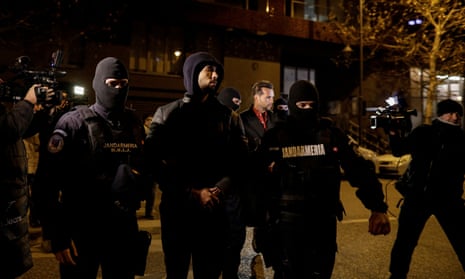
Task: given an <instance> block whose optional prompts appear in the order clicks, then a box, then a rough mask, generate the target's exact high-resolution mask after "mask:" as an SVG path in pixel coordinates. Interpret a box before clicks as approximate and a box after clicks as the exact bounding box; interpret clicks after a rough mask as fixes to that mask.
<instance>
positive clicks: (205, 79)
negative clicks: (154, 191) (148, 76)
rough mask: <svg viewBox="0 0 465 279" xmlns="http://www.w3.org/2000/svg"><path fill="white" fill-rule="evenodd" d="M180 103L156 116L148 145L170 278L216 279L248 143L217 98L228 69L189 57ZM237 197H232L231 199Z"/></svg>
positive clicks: (201, 56) (202, 56)
mask: <svg viewBox="0 0 465 279" xmlns="http://www.w3.org/2000/svg"><path fill="white" fill-rule="evenodd" d="M183 73H184V87H185V88H186V91H187V92H186V93H185V95H184V97H183V98H182V99H179V100H176V101H173V102H171V103H168V104H166V105H164V106H161V107H159V108H158V109H157V111H156V112H155V115H154V118H153V121H152V125H151V126H150V131H149V134H148V136H147V138H146V141H145V147H146V152H147V154H146V155H147V158H150V159H151V162H150V164H151V165H152V168H153V170H154V173H155V175H154V177H155V180H156V181H157V182H158V184H159V187H160V190H161V191H162V196H161V202H160V221H161V237H162V245H163V252H164V256H165V267H166V274H167V279H180V278H183V279H184V278H187V274H188V271H189V264H190V263H191V261H192V265H193V272H194V277H195V278H202V279H218V278H219V277H220V275H221V272H222V267H223V258H224V253H225V248H226V246H227V244H228V241H229V233H230V230H229V228H230V227H229V219H228V215H227V211H226V209H225V204H224V199H226V196H230V195H232V196H234V195H237V189H236V187H237V185H239V183H240V182H239V181H238V180H239V179H240V175H241V173H242V172H241V170H240V168H241V165H240V164H238V163H237V162H238V161H242V160H243V159H244V158H245V156H246V152H247V141H246V138H245V136H244V128H243V126H242V122H241V120H240V117H239V115H238V114H237V113H236V112H233V111H232V110H231V109H230V108H228V107H226V106H224V105H222V104H221V103H220V102H219V101H218V100H217V98H216V94H217V90H218V88H219V86H220V84H221V81H222V80H223V66H222V65H221V64H220V62H218V60H217V59H216V58H215V57H213V56H212V55H211V54H209V53H207V52H196V53H194V54H191V55H190V56H189V57H187V59H186V61H185V63H184V66H183ZM230 198H231V197H227V199H230Z"/></svg>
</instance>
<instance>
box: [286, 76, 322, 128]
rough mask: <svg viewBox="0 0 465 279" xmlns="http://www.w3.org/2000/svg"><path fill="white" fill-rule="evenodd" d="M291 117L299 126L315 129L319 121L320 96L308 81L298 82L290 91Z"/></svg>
mask: <svg viewBox="0 0 465 279" xmlns="http://www.w3.org/2000/svg"><path fill="white" fill-rule="evenodd" d="M288 107H289V115H290V116H292V118H294V119H295V120H296V121H297V123H298V124H299V125H302V126H305V127H308V128H310V127H314V128H315V125H316V124H317V123H318V121H319V111H318V110H319V94H318V90H317V89H316V87H315V86H314V85H313V84H312V83H310V82H307V81H303V80H300V81H296V82H295V83H294V84H293V85H292V86H291V89H290V91H289V102H288Z"/></svg>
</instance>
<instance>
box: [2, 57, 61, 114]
mask: <svg viewBox="0 0 465 279" xmlns="http://www.w3.org/2000/svg"><path fill="white" fill-rule="evenodd" d="M62 60H63V52H62V51H61V50H57V51H55V52H53V53H52V57H51V60H50V67H49V68H48V69H44V70H38V69H30V68H29V64H30V62H31V59H30V58H29V57H28V56H20V57H18V58H16V60H15V63H14V65H13V66H11V67H10V70H11V71H12V72H14V73H16V76H15V77H14V78H12V79H11V80H8V81H6V82H4V83H1V84H0V100H2V101H6V102H8V101H9V102H17V101H20V100H22V99H23V98H24V96H25V94H26V93H27V90H28V89H29V87H31V86H32V85H33V84H41V85H42V86H43V87H36V88H35V94H36V97H37V103H38V104H43V105H58V104H59V103H60V102H61V100H62V96H63V92H62V91H61V90H60V89H59V88H58V87H59V86H58V85H59V83H58V81H57V79H58V78H60V77H63V76H65V75H66V74H67V73H66V71H63V70H58V67H59V66H60V64H61V61H62ZM17 80H21V81H22V82H23V85H22V86H21V84H18V83H17ZM46 87H48V88H53V90H54V95H53V96H47V95H48V94H47V88H46Z"/></svg>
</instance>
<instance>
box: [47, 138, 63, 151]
mask: <svg viewBox="0 0 465 279" xmlns="http://www.w3.org/2000/svg"><path fill="white" fill-rule="evenodd" d="M64 145H65V141H64V139H63V136H62V135H60V134H53V135H52V137H51V138H50V140H49V141H48V146H47V149H48V151H49V152H50V153H58V152H60V151H61V150H62V149H63V146H64Z"/></svg>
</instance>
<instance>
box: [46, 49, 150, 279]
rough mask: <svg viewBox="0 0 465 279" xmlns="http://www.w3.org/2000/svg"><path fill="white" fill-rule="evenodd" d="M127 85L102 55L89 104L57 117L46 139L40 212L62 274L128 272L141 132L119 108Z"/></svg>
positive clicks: (125, 276)
mask: <svg viewBox="0 0 465 279" xmlns="http://www.w3.org/2000/svg"><path fill="white" fill-rule="evenodd" d="M128 83H129V82H128V72H127V70H126V67H125V66H124V65H123V63H122V62H121V61H120V60H119V59H117V58H114V57H107V58H104V59H102V60H101V61H100V62H99V63H98V64H97V66H96V68H95V76H94V79H93V88H94V90H95V97H96V101H95V103H94V104H93V105H91V106H89V107H88V106H76V107H74V108H72V109H71V110H70V111H69V112H67V113H65V114H63V116H61V117H60V119H59V120H58V122H57V123H56V125H55V129H54V131H53V133H52V135H51V137H50V139H49V141H48V152H47V153H46V156H48V157H47V162H49V164H47V166H46V170H44V172H46V173H51V174H52V175H50V176H49V180H50V181H44V185H47V189H46V190H44V191H45V193H44V195H43V198H44V201H49V203H50V201H55V203H56V204H50V207H51V208H53V209H54V210H47V212H49V214H50V215H51V216H49V217H50V218H49V222H47V224H46V226H47V227H44V229H46V230H47V231H49V232H50V235H51V243H52V250H53V252H54V254H55V257H56V259H57V260H58V262H59V264H60V277H61V278H62V279H67V278H96V277H97V273H98V269H99V268H101V270H102V276H103V278H121V279H133V278H134V277H135V274H136V264H137V263H136V262H135V260H134V259H136V258H138V256H137V255H136V254H135V253H136V252H137V251H138V250H137V249H136V248H135V247H136V243H138V242H137V241H136V239H137V235H138V225H137V218H136V210H137V209H138V206H139V204H138V203H139V200H138V197H137V196H136V192H137V190H136V189H135V188H136V187H137V185H138V184H137V183H136V177H135V176H136V174H141V173H142V172H143V168H142V162H143V158H142V147H143V141H144V137H145V132H144V127H143V124H142V121H141V119H140V118H139V117H138V116H137V115H136V114H135V112H134V111H133V110H131V109H128V108H125V104H126V98H127V95H128ZM59 195H60V196H61V199H60V202H59V201H58V200H57V198H56V197H58V196H59ZM115 241H116V243H118V244H117V245H115ZM141 262H142V263H143V264H144V265H145V259H143V260H142V261H141ZM137 273H138V274H139V275H140V273H141V271H140V270H139V271H138V272H137Z"/></svg>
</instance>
